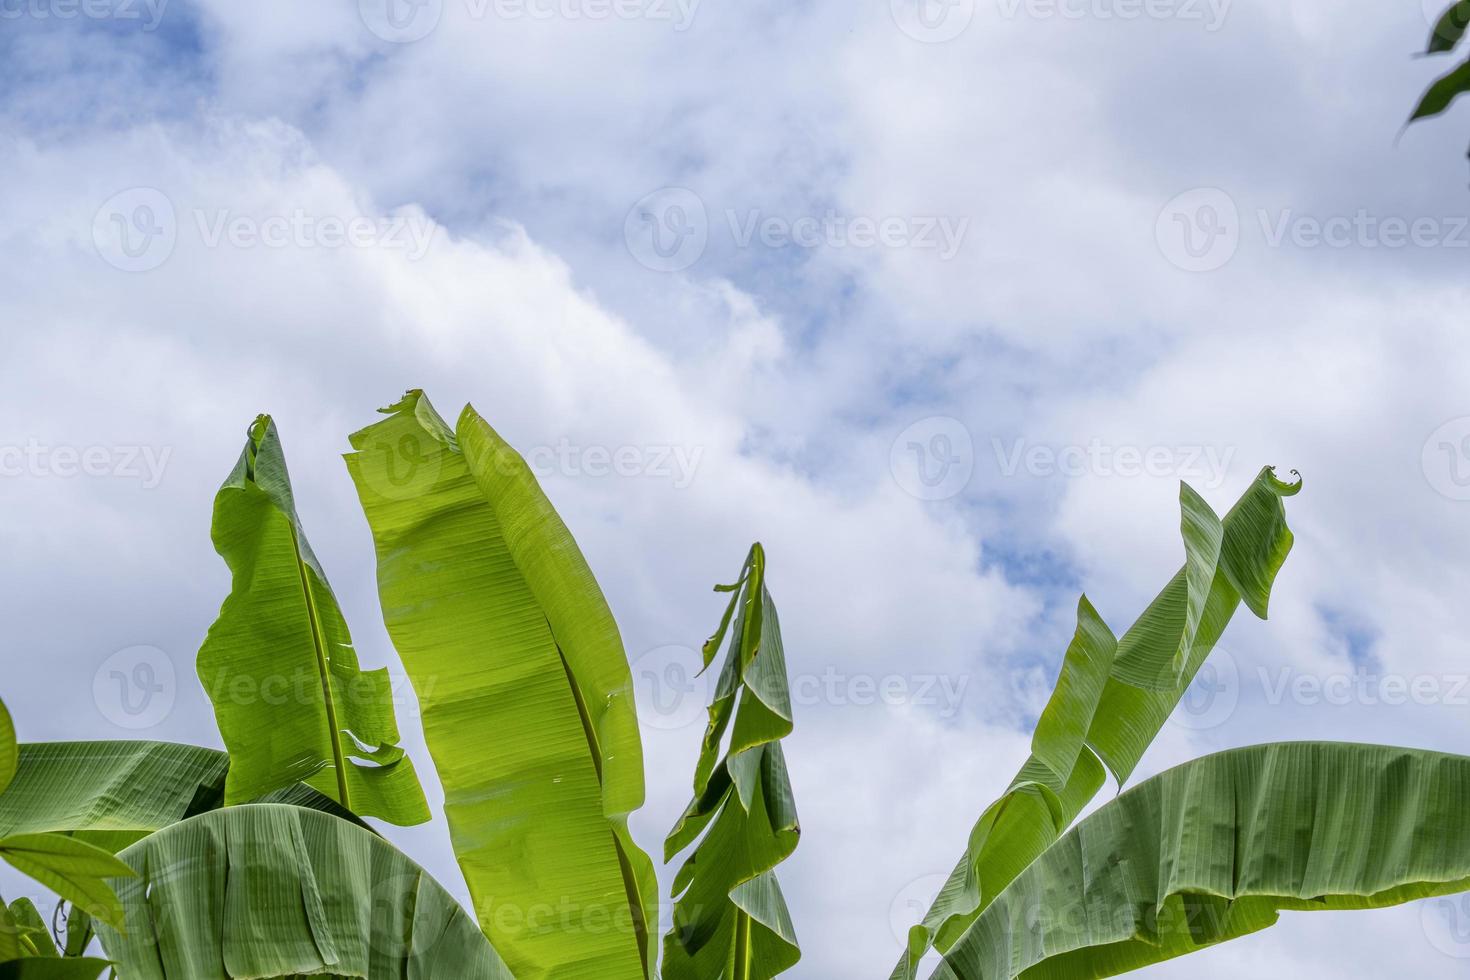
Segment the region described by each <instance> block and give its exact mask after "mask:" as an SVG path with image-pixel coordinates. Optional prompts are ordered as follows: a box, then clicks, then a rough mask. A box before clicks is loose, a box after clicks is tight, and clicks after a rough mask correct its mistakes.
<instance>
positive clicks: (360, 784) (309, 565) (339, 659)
mask: <svg viewBox="0 0 1470 980" xmlns="http://www.w3.org/2000/svg"><path fill="white" fill-rule="evenodd" d="M211 537H212V538H213V540H214V546H215V550H217V551H218V552H219V554H220V556H221V557H223V558H224V560H225V562H226V563H227V564H228V565H229V567H230V572H231V575H232V585H231V589H230V594H229V596H228V597H227V598H226V599H225V601H224V604H223V606H221V608H220V614H219V618H218V619H217V620H216V621H215V623H214V625H213V626H211V627H210V630H209V635H208V637H207V638H206V639H205V641H204V645H203V646H202V647H201V648H200V650H199V656H198V660H197V666H198V671H199V679H200V680H201V681H202V682H203V684H204V688H205V690H206V691H207V692H208V693H209V698H210V700H211V701H212V702H213V703H214V713H215V718H216V720H217V721H218V723H219V729H220V734H221V735H222V736H223V737H224V741H225V746H226V748H227V749H228V750H229V753H230V771H229V776H228V779H227V780H226V784H225V802H226V803H230V804H233V803H242V802H245V801H248V800H253V799H258V798H259V797H261V796H263V795H265V794H267V793H271V792H274V791H276V790H280V789H284V788H286V787H288V786H291V785H293V784H295V783H297V782H307V783H309V784H310V785H311V786H313V787H315V788H316V789H318V790H320V791H321V792H323V793H325V794H327V795H328V796H331V797H332V798H333V799H335V800H336V801H337V802H339V803H341V804H342V805H343V806H344V807H347V808H348V809H350V810H352V811H353V812H355V813H358V814H361V815H362V816H371V817H381V818H382V819H384V820H387V821H389V822H390V823H395V824H400V825H411V824H418V823H424V822H426V821H427V820H428V819H429V808H428V803H427V802H426V801H425V799H424V791H423V789H422V787H421V786H420V785H419V781H418V776H417V775H416V774H415V773H414V769H413V762H412V760H410V759H409V758H408V757H407V756H406V755H404V752H403V749H402V748H401V747H399V745H398V737H399V736H398V723H397V721H396V719H395V718H394V713H393V689H392V683H391V681H390V679H389V676H388V672H387V670H386V669H380V670H374V671H364V670H362V669H361V668H360V667H359V666H358V661H357V654H356V653H355V652H354V651H353V648H352V637H351V636H350V634H349V633H348V631H347V623H346V620H344V619H343V618H342V611H341V609H340V608H339V607H338V605H337V599H336V597H335V596H334V595H333V594H332V588H331V586H330V585H328V584H327V577H326V575H325V573H324V572H323V571H322V567H321V563H320V562H319V561H318V560H317V558H316V555H315V554H313V553H312V550H311V545H310V544H308V543H307V540H306V535H305V533H304V532H303V530H302V527H301V520H300V518H299V517H298V516H297V513H296V504H295V500H294V498H293V496H292V492H291V480H290V476H289V475H288V473H287V472H286V459H285V456H284V454H283V453H282V450H281V443H280V439H279V437H278V436H277V434H276V427H275V423H274V422H272V421H271V419H270V418H269V417H268V416H264V415H262V416H260V417H259V418H258V419H256V421H255V424H254V425H252V426H251V428H250V433H249V438H248V439H247V441H246V443H245V449H244V452H242V453H241V455H240V460H239V462H238V463H237V464H236V465H235V469H234V470H233V471H232V472H231V473H230V475H229V478H228V479H226V480H225V483H224V486H222V487H221V488H220V491H219V493H218V495H216V497H215V503H214V520H213V524H212V527H211Z"/></svg>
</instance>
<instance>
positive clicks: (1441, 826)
mask: <svg viewBox="0 0 1470 980" xmlns="http://www.w3.org/2000/svg"><path fill="white" fill-rule="evenodd" d="M1467 812H1470V758H1467V757H1464V756H1456V755H1444V754H1441V753H1437V752H1427V751H1417V750H1412V749H1401V748H1393V747H1388V746H1379V745H1350V744H1342V743H1313V742H1298V743H1286V744H1277V745H1261V746H1254V747H1251V748H1246V749H1237V750H1234V751H1230V752H1224V753H1221V754H1219V755H1214V756H1209V757H1207V758H1204V759H1199V760H1196V761H1194V762H1190V763H1186V764H1185V765H1183V766H1180V767H1178V768H1176V769H1172V770H1170V771H1168V772H1166V773H1164V774H1163V775H1161V776H1158V777H1155V778H1154V779H1150V780H1148V781H1147V782H1144V783H1142V784H1141V785H1139V786H1137V787H1136V788H1134V789H1131V790H1129V791H1127V792H1125V793H1123V794H1122V795H1121V796H1119V797H1118V798H1117V799H1116V800H1113V801H1112V802H1111V803H1108V804H1107V805H1106V806H1104V807H1102V808H1101V809H1099V810H1098V811H1097V812H1096V813H1094V814H1092V815H1091V816H1089V817H1087V818H1086V819H1085V820H1083V821H1081V822H1080V823H1079V824H1078V825H1077V826H1076V827H1075V828H1073V829H1072V830H1071V831H1069V832H1068V833H1067V834H1066V835H1065V836H1064V837H1062V838H1061V840H1059V841H1058V842H1057V843H1056V844H1055V845H1054V846H1052V847H1051V848H1049V849H1048V850H1047V851H1046V853H1045V854H1044V855H1043V856H1042V857H1041V858H1040V859H1039V860H1037V861H1035V862H1034V863H1032V864H1031V865H1030V866H1029V867H1027V868H1026V870H1025V871H1023V872H1022V873H1021V874H1020V875H1019V876H1018V877H1017V878H1016V880H1015V881H1013V882H1011V884H1010V885H1009V886H1008V887H1007V888H1006V889H1005V890H1004V891H1003V892H1001V893H1000V895H999V896H997V897H996V898H995V900H994V901H992V902H991V903H990V904H989V905H988V906H987V907H986V909H985V911H984V912H982V913H981V914H980V916H979V918H978V919H976V920H975V922H974V923H973V924H972V925H971V926H970V927H969V928H968V929H967V930H966V931H965V933H964V934H963V936H961V937H960V938H959V940H958V941H957V942H956V943H955V944H954V946H953V948H951V949H950V950H949V952H948V953H947V954H946V956H945V958H944V962H943V964H942V965H941V966H940V967H939V969H937V970H936V971H935V973H934V974H933V976H934V977H935V978H942V980H1010V978H1012V977H1022V978H1025V980H1089V978H1094V977H1110V976H1115V975H1117V974H1120V973H1126V972H1129V971H1131V970H1137V969H1141V968H1143V967H1145V966H1149V965H1152V964H1155V963H1160V962H1163V961H1165V960H1169V959H1172V958H1174V957H1176V956H1182V955H1184V954H1186V953H1191V952H1194V951H1196V950H1199V949H1203V948H1206V947H1209V946H1213V945H1216V944H1218V943H1221V942H1225V941H1227V940H1230V939H1236V938H1238V937H1241V936H1245V935H1248V934H1250V933H1253V932H1258V931H1260V930H1262V929H1265V928H1268V927H1270V926H1271V925H1274V924H1275V923H1276V921H1277V919H1278V918H1279V913H1280V912H1282V911H1295V912H1316V911H1330V910H1344V909H1376V908H1384V907H1387V906H1391V905H1398V904H1401V903H1404V902H1409V901H1414V900H1416V899H1421V898H1429V897H1433V896H1438V895H1451V894H1456V893H1459V892H1464V891H1467V890H1470V820H1467V819H1466V817H1465V814H1466V813H1467Z"/></svg>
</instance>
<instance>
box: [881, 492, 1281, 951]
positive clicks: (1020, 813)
mask: <svg viewBox="0 0 1470 980" xmlns="http://www.w3.org/2000/svg"><path fill="white" fill-rule="evenodd" d="M1300 489H1301V482H1300V481H1298V482H1296V483H1286V482H1283V481H1282V480H1279V479H1277V478H1276V476H1275V474H1274V473H1273V472H1272V470H1271V469H1270V468H1269V467H1268V468H1266V469H1263V470H1262V471H1261V472H1260V474H1259V475H1258V476H1257V477H1256V479H1255V481H1254V482H1253V483H1252V484H1251V486H1250V487H1249V489H1247V490H1246V492H1245V494H1244V495H1243V496H1242V497H1241V498H1240V500H1239V501H1238V502H1237V503H1236V504H1235V506H1234V507H1233V508H1231V510H1230V512H1229V513H1228V514H1227V515H1226V516H1225V518H1224V519H1223V520H1220V521H1218V524H1217V521H1216V520H1215V519H1213V513H1212V512H1210V510H1209V507H1208V505H1206V504H1205V503H1204V501H1203V500H1202V499H1201V498H1199V497H1198V495H1197V494H1195V493H1194V491H1193V490H1191V489H1189V488H1187V487H1184V488H1182V489H1181V497H1180V499H1181V509H1182V511H1183V518H1182V520H1181V528H1182V532H1183V536H1184V540H1185V556H1186V561H1185V566H1184V568H1182V569H1180V571H1179V572H1178V573H1177V574H1176V575H1175V576H1174V577H1173V578H1172V579H1171V580H1170V581H1169V584H1168V585H1166V586H1165V587H1164V590H1163V591H1162V592H1160V593H1159V595H1158V596H1157V597H1156V598H1155V599H1154V600H1153V602H1151V603H1150V604H1149V606H1148V608H1147V609H1145V610H1144V612H1143V614H1142V615H1141V616H1140V617H1139V618H1138V620H1137V621H1136V622H1135V623H1134V624H1133V626H1132V627H1131V628H1130V629H1129V630H1128V631H1127V632H1126V633H1124V634H1123V636H1122V638H1121V639H1118V640H1117V641H1116V642H1114V641H1113V639H1112V637H1113V633H1112V632H1111V631H1110V630H1109V629H1108V627H1107V625H1106V624H1105V623H1103V622H1102V620H1101V618H1100V617H1099V616H1098V615H1097V612H1096V610H1094V609H1093V608H1092V606H1091V604H1090V603H1088V602H1087V600H1086V598H1085V597H1084V598H1083V600H1082V601H1081V603H1080V604H1079V607H1078V617H1077V618H1078V625H1077V633H1076V636H1075V638H1074V639H1073V641H1072V644H1071V646H1070V647H1069V648H1068V650H1067V654H1066V657H1065V658H1064V660H1063V665H1062V673H1061V677H1060V679H1059V681H1058V685H1057V688H1056V690H1055V691H1054V692H1053V694H1052V698H1051V700H1050V701H1049V702H1048V704H1047V707H1046V709H1045V711H1044V712H1043V714H1042V718H1041V721H1040V722H1039V723H1038V726H1037V731H1036V734H1035V736H1034V737H1033V739H1032V757H1031V759H1029V760H1028V761H1027V762H1026V764H1025V765H1024V766H1023V767H1022V769H1021V772H1020V773H1019V774H1018V775H1017V776H1016V778H1015V780H1014V781H1012V783H1011V785H1010V787H1008V788H1007V790H1006V792H1005V794H1004V795H1003V796H1002V797H1001V798H1000V799H999V800H997V801H996V802H995V803H993V804H992V805H991V806H990V807H989V808H988V809H987V810H986V811H985V813H984V814H982V815H981V817H980V820H979V821H978V822H977V823H976V824H975V828H974V829H973V830H972V831H971V834H970V840H969V844H968V847H967V849H966V852H965V854H964V856H962V857H961V858H960V860H959V863H958V864H956V866H955V869H954V871H953V872H951V874H950V876H949V879H948V880H947V881H946V882H945V884H944V886H943V888H942V889H941V890H940V892H939V895H938V897H937V898H936V899H935V901H934V904H933V905H932V906H931V907H930V909H929V912H928V913H927V914H926V915H925V916H924V919H923V921H922V922H921V923H920V924H919V925H916V926H914V927H913V928H912V929H911V930H910V931H909V936H908V941H907V943H906V945H905V949H904V953H903V956H902V957H901V958H900V960H899V962H898V964H897V965H896V966H895V967H894V969H893V971H892V973H891V974H890V980H914V978H915V976H916V975H917V972H918V968H919V961H920V959H921V958H922V957H923V956H924V954H925V953H927V952H928V951H929V949H930V948H938V949H939V950H940V951H941V952H943V951H946V950H948V949H949V948H950V947H951V945H952V944H953V943H954V941H955V940H956V939H958V938H959V936H960V934H961V933H963V932H964V931H965V930H966V929H967V928H969V926H970V924H971V923H972V922H974V921H975V918H976V917H977V916H978V915H979V914H980V913H981V912H982V911H983V910H984V908H985V907H986V906H987V905H988V904H989V903H990V902H991V901H993V900H994V899H995V896H996V895H998V894H1000V892H1001V891H1002V890H1003V889H1004V888H1005V887H1006V886H1007V885H1009V884H1010V883H1011V881H1012V880H1014V879H1015V878H1016V876H1017V875H1019V874H1020V873H1021V872H1022V871H1024V870H1025V869H1026V868H1027V867H1028V866H1029V865H1030V864H1031V862H1032V861H1034V860H1036V859H1037V858H1038V857H1040V856H1041V854H1042V853H1043V852H1045V851H1046V849H1047V848H1049V847H1050V846H1051V845H1052V844H1053V843H1055V842H1056V840H1057V839H1058V838H1059V837H1060V836H1061V835H1062V833H1063V832H1065V831H1066V829H1067V828H1068V827H1069V826H1071V824H1072V822H1073V821H1074V820H1076V819H1077V816H1078V814H1080V813H1081V812H1082V810H1083V809H1084V808H1085V807H1086V806H1087V804H1088V803H1089V802H1091V800H1092V799H1093V798H1094V797H1095V796H1096V795H1097V793H1098V792H1099V791H1100V790H1101V789H1102V787H1103V786H1104V784H1105V783H1106V782H1107V774H1108V771H1111V772H1112V774H1113V776H1114V778H1115V779H1116V780H1117V781H1118V783H1119V785H1122V784H1124V783H1126V782H1127V781H1128V779H1129V777H1130V776H1132V774H1133V771H1134V770H1135V769H1136V768H1137V766H1138V763H1139V761H1140V760H1141V759H1142V758H1143V755H1144V753H1145V752H1146V751H1147V750H1148V747H1149V745H1150V744H1151V743H1152V742H1153V740H1154V738H1155V737H1156V736H1157V735H1158V733H1159V731H1160V730H1161V729H1162V728H1163V726H1164V724H1165V722H1166V721H1167V720H1168V718H1169V715H1170V714H1172V713H1173V711H1174V709H1175V707H1177V706H1178V704H1179V701H1180V699H1181V698H1183V696H1184V692H1185V691H1186V690H1187V689H1188V687H1189V685H1190V683H1191V682H1192V681H1193V680H1194V677H1195V675H1196V674H1197V673H1198V672H1199V670H1200V668H1201V667H1202V666H1203V665H1204V662H1205V660H1206V659H1207V658H1208V657H1209V655H1210V651H1211V650H1213V649H1214V647H1215V644H1216V643H1217V642H1218V641H1219V639H1220V636H1221V634H1222V633H1223V632H1224V631H1225V627H1226V626H1227V625H1228V624H1229V622H1230V620H1231V618H1232V617H1233V616H1234V614H1235V611H1236V610H1237V609H1238V608H1239V607H1240V605H1241V604H1242V603H1243V604H1244V605H1245V606H1246V607H1247V608H1248V609H1250V610H1251V612H1253V613H1254V614H1255V615H1256V616H1258V617H1260V618H1262V619H1264V618H1266V614H1267V607H1268V605H1269V602H1270V597H1271V588H1272V585H1273V584H1274V583H1275V580H1276V575H1277V573H1278V572H1279V571H1280V570H1281V567H1282V565H1283V564H1284V563H1285V561H1286V556H1287V554H1288V553H1289V552H1290V551H1291V546H1292V541H1293V538H1292V534H1291V530H1290V529H1289V528H1288V527H1287V525H1286V509H1285V507H1284V505H1283V504H1282V498H1284V497H1289V496H1292V495H1294V494H1296V493H1297V492H1299V491H1300ZM1216 526H1218V528H1219V530H1218V533H1217V532H1216V531H1215V528H1216ZM1217 541H1218V543H1217ZM1206 572H1208V574H1206ZM1103 664H1107V668H1106V671H1104V669H1103V666H1102V665H1103ZM1099 677H1105V679H1104V680H1102V682H1101V683H1099ZM1079 730H1084V731H1085V732H1086V735H1085V737H1084V738H1082V739H1081V740H1079V739H1078V738H1077V732H1078V731H1079ZM1069 763H1070V768H1069V767H1068V764H1069ZM1105 767H1106V768H1105Z"/></svg>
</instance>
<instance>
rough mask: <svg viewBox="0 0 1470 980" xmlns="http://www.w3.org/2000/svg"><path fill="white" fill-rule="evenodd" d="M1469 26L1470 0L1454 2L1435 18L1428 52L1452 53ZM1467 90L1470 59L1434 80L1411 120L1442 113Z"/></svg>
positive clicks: (1440, 54) (1426, 52) (1410, 121)
mask: <svg viewBox="0 0 1470 980" xmlns="http://www.w3.org/2000/svg"><path fill="white" fill-rule="evenodd" d="M1467 29H1470V0H1456V2H1455V3H1454V4H1451V5H1450V7H1449V9H1448V10H1446V11H1445V12H1444V13H1443V14H1442V15H1441V16H1440V18H1439V19H1438V20H1437V21H1435V24H1434V30H1433V31H1432V32H1431V33H1430V35H1429V45H1428V47H1427V48H1426V49H1425V51H1424V53H1425V55H1427V56H1442V55H1448V54H1453V53H1454V52H1455V50H1456V49H1457V48H1458V47H1459V46H1460V42H1461V41H1462V40H1464V37H1465V31H1466V30H1467ZM1466 92H1470V60H1467V61H1466V62H1464V63H1463V64H1461V65H1459V66H1458V67H1456V68H1454V69H1453V70H1451V71H1449V72H1447V73H1446V74H1444V75H1442V76H1440V77H1439V78H1438V79H1437V80H1436V81H1435V82H1434V84H1432V85H1430V86H1429V89H1428V90H1427V91H1426V92H1425V93H1424V95H1423V96H1422V97H1421V98H1420V99H1419V104H1418V105H1417V106H1415V107H1414V112H1413V115H1411V116H1410V117H1409V124H1410V125H1412V124H1413V123H1416V122H1418V121H1419V120H1421V119H1428V118H1430V117H1431V116H1437V115H1440V114H1441V113H1443V112H1446V111H1448V110H1449V108H1450V106H1452V105H1454V104H1455V101H1456V100H1457V99H1459V97H1460V96H1462V95H1464V94H1465V93H1466Z"/></svg>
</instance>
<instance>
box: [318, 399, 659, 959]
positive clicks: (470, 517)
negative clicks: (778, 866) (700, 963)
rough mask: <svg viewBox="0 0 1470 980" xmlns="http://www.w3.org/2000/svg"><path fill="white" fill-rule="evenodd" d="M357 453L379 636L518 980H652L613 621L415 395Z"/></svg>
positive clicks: (484, 462)
mask: <svg viewBox="0 0 1470 980" xmlns="http://www.w3.org/2000/svg"><path fill="white" fill-rule="evenodd" d="M383 411H384V413H385V415H386V416H387V417H386V418H384V419H383V420H381V421H379V422H378V423H377V424H375V425H372V426H369V427H368V428H365V429H363V430H362V431H360V432H357V433H356V434H354V435H353V436H352V445H353V447H354V449H355V450H356V452H354V453H351V454H349V455H348V456H347V465H348V469H349V471H350V472H351V474H352V479H353V481H354V483H355V484H356V486H357V491H358V496H359V498H360V500H361V502H362V506H363V510H364V512H365V514H366V515H367V520H368V524H369V525H370V526H371V528H372V532H373V540H374V544H375V545H376V549H377V558H378V589H379V596H380V599H381V602H382V608H383V618H384V621H385V622H386V624H387V627H388V633H389V635H390V636H391V637H392V639H393V643H394V645H395V646H396V647H397V649H398V653H399V655H400V657H401V658H402V660H403V663H404V666H405V668H406V669H407V672H408V675H409V678H410V679H411V680H412V681H413V684H414V688H415V690H416V692H417V694H418V697H419V703H420V707H421V710H422V717H423V725H424V735H425V739H426V741H427V743H428V747H429V752H430V754H431V755H432V756H433V759H434V764H435V766H436V768H437V769H438V771H439V776H440V781H441V782H442V784H443V787H444V797H445V801H444V810H445V814H446V816H447V817H448V820H449V828H450V834H451V838H452V842H453V845H454V850H455V854H456V856H457V857H458V859H459V864H460V868H461V869H462V870H463V872H464V875H465V880H466V881H467V882H468V884H469V887H470V893H471V895H472V896H473V898H474V902H475V910H476V913H477V915H478V917H479V921H480V924H481V927H482V928H483V929H484V930H485V932H486V934H487V935H489V936H490V938H491V940H492V941H493V942H494V944H495V947H496V949H497V950H499V952H500V954H501V955H502V956H504V957H505V960H506V963H507V965H508V966H509V967H510V968H511V970H512V971H513V972H514V973H515V975H516V977H518V978H519V980H544V978H552V980H632V978H637V980H642V978H647V977H649V976H651V975H652V974H653V969H654V963H653V950H652V946H651V943H650V939H649V936H650V930H651V929H653V928H655V926H654V924H655V923H656V922H657V915H656V902H657V883H656V879H655V878H654V871H653V864H652V862H651V861H650V860H649V858H648V856H647V855H646V854H644V853H643V851H641V850H639V848H638V847H637V845H635V844H634V843H633V840H632V838H631V837H630V835H629V833H628V825H627V817H628V814H629V813H630V812H632V811H634V810H636V809H637V808H638V807H640V806H641V805H642V803H643V794H644V788H643V762H642V747H641V743H640V739H639V733H638V720H637V714H636V710H635V708H634V703H633V694H632V677H631V671H630V669H629V667H628V662H627V656H626V654H625V653H624V651H623V647H622V641H621V639H620V638H619V635H618V630H617V624H616V623H615V622H614V621H613V618H612V613H611V611H610V610H609V609H608V606H607V602H606V600H605V599H604V598H603V595H602V591H601V589H600V588H599V587H598V585H597V582H596V580H595V579H594V578H593V576H592V572H591V571H590V569H589V568H588V567H587V563H586V560H585V559H584V558H583V556H582V553H581V551H580V549H579V548H578V547H577V544H576V542H575V541H574V540H573V539H572V536H571V534H570V533H569V532H568V531H567V529H566V526H565V525H564V524H563V523H562V521H561V519H560V517H558V516H557V513H556V511H555V510H554V509H553V508H552V506H551V504H550V502H549V501H548V500H547V499H546V496H545V494H544V493H542V491H541V489H540V487H539V486H538V485H537V483H536V480H535V477H534V476H533V475H532V474H531V472H530V469H529V468H528V467H527V466H526V464H525V461H524V460H522V459H521V457H520V456H519V455H518V454H517V453H516V452H515V450H513V449H511V448H510V446H508V445H507V444H506V443H505V442H504V441H503V440H502V439H501V438H500V436H499V435H498V434H497V433H496V432H495V431H494V430H493V429H491V428H490V426H489V425H488V424H487V423H486V422H485V421H484V420H483V419H481V418H480V417H479V416H478V415H477V414H475V412H474V411H473V409H470V408H466V409H465V411H464V413H463V414H462V415H461V416H460V419H459V423H458V426H457V428H456V429H453V430H451V429H450V427H449V426H448V425H447V424H446V423H445V422H444V420H443V419H442V418H440V416H439V415H438V413H437V412H435V411H434V409H433V407H432V406H431V405H430V404H429V402H428V399H426V398H425V397H424V396H423V393H422V392H419V391H410V392H409V393H408V394H407V395H405V396H404V398H403V399H402V400H401V401H399V402H398V403H397V404H395V405H393V406H391V407H389V408H386V409H384V410H383Z"/></svg>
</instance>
